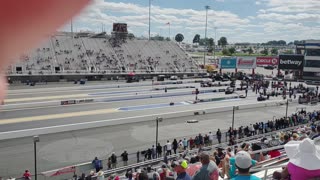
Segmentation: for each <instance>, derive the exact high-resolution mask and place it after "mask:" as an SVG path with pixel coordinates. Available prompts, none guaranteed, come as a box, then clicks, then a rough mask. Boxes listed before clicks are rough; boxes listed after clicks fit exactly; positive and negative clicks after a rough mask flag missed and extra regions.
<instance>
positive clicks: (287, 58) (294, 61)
mask: <svg viewBox="0 0 320 180" xmlns="http://www.w3.org/2000/svg"><path fill="white" fill-rule="evenodd" d="M303 62H304V55H298V54H292V55H291V54H290V55H279V69H286V70H302V69H303Z"/></svg>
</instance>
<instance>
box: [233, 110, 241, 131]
mask: <svg viewBox="0 0 320 180" xmlns="http://www.w3.org/2000/svg"><path fill="white" fill-rule="evenodd" d="M238 109H239V106H233V107H232V130H233V128H234V111H235V110H238Z"/></svg>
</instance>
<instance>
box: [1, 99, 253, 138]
mask: <svg viewBox="0 0 320 180" xmlns="http://www.w3.org/2000/svg"><path fill="white" fill-rule="evenodd" d="M220 96H221V94H220ZM223 96H224V95H223ZM206 97H207V98H212V97H213V96H212V95H209V94H205V95H201V98H206ZM215 97H218V95H216V96H215ZM193 99H194V95H190V96H182V97H174V98H172V97H169V98H155V99H143V100H135V101H120V102H112V103H92V104H88V105H87V104H83V105H68V106H57V107H53V108H52V107H49V108H40V109H38V108H32V109H25V110H24V109H21V110H14V111H4V112H0V114H1V119H0V125H1V126H0V132H4V131H12V130H20V129H28V128H38V127H47V126H55V125H66V124H73V123H80V122H90V121H100V120H108V119H116V118H127V117H132V116H145V115H154V114H159V113H170V112H176V111H185V110H194V109H205V108H208V107H218V106H223V105H228V106H231V105H233V104H246V103H255V102H256V100H255V97H251V98H250V99H249V98H248V99H246V100H243V99H238V100H235V101H221V102H219V101H217V102H211V103H199V104H189V103H187V102H186V101H188V100H190V101H192V100H193ZM172 101H173V102H175V103H179V102H183V101H184V103H179V105H175V106H169V102H172ZM163 104H168V105H167V106H159V105H163ZM148 105H149V106H155V107H152V108H149V107H148ZM130 107H135V108H133V109H132V110H130ZM172 107H174V108H172ZM118 108H122V109H126V108H129V110H118Z"/></svg>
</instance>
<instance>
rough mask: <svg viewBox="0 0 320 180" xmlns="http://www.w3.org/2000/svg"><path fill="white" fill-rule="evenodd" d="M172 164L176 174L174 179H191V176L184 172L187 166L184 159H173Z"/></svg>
mask: <svg viewBox="0 0 320 180" xmlns="http://www.w3.org/2000/svg"><path fill="white" fill-rule="evenodd" d="M172 166H173V169H174V171H175V172H176V173H177V175H178V176H177V179H176V180H191V176H190V175H189V174H188V173H187V172H186V169H187V168H188V163H187V161H186V160H182V161H175V162H173V164H172Z"/></svg>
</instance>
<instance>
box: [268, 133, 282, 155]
mask: <svg viewBox="0 0 320 180" xmlns="http://www.w3.org/2000/svg"><path fill="white" fill-rule="evenodd" d="M279 145H280V141H279V140H278V139H276V138H275V136H272V139H271V140H270V141H269V143H268V146H269V147H275V146H279ZM268 154H269V156H270V158H275V157H279V156H280V155H281V153H280V152H279V150H277V149H274V150H271V151H269V153H268Z"/></svg>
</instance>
